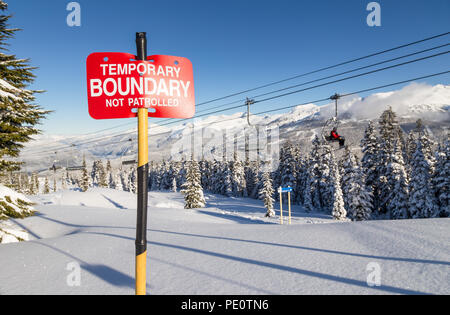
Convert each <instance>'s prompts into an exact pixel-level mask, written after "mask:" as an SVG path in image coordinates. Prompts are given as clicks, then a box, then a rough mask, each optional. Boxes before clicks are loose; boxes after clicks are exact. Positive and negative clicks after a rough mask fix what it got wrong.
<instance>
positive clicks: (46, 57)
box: [6, 0, 450, 134]
mask: <svg viewBox="0 0 450 315" xmlns="http://www.w3.org/2000/svg"><path fill="white" fill-rule="evenodd" d="M6 2H7V3H8V4H9V10H8V13H10V14H13V18H12V19H11V20H10V23H11V26H13V27H19V28H22V29H23V31H21V32H18V33H17V35H16V37H15V38H14V39H13V40H11V41H10V44H11V46H10V52H11V53H14V54H16V55H17V56H18V57H20V58H31V64H32V65H33V66H37V67H39V69H38V70H36V72H35V73H36V75H37V79H36V81H35V83H34V84H33V86H32V87H33V88H35V89H44V90H46V91H47V92H46V93H44V94H42V95H39V97H38V100H37V102H38V103H39V104H40V105H41V106H42V107H44V108H45V109H50V110H54V113H52V114H51V115H50V116H49V117H48V119H46V120H45V121H44V122H43V125H42V128H41V129H42V130H43V131H44V132H45V133H51V134H84V133H90V132H95V131H97V130H100V129H102V128H108V127H113V126H116V125H122V124H124V123H128V122H129V123H130V126H128V127H126V126H125V127H122V128H121V129H117V130H123V129H127V128H132V127H133V121H132V119H127V120H124V119H120V120H117V119H115V120H94V119H92V118H91V117H90V116H89V114H88V106H87V95H86V78H85V76H86V74H85V61H86V57H87V56H88V55H89V54H90V53H92V52H101V51H117V52H129V53H135V42H134V39H135V32H137V31H145V32H147V35H148V42H149V46H148V50H149V54H166V55H177V56H183V57H187V58H189V59H190V60H191V61H192V63H193V66H194V78H195V91H196V101H197V103H200V102H204V101H208V100H210V99H213V98H217V97H221V96H224V95H227V94H230V93H233V92H238V91H241V90H245V89H248V88H252V87H255V86H258V85H261V84H265V83H269V82H273V81H277V80H280V79H284V78H287V77H291V76H294V75H296V74H301V73H304V72H308V71H312V70H315V69H318V68H320V67H323V66H328V65H332V64H335V63H339V62H342V61H346V60H349V59H352V58H356V57H360V56H363V55H366V54H369V53H372V52H376V51H379V50H383V49H387V48H391V47H394V46H397V45H401V44H405V43H408V42H412V41H415V40H419V39H422V38H425V37H429V36H433V35H436V34H440V33H444V32H447V31H449V30H450V19H449V14H450V1H448V0H428V1H424V0H409V1H406V0H403V1H401V0H397V1H393V0H390V1H378V3H379V4H380V5H381V23H382V25H381V26H380V27H369V26H367V24H366V18H367V15H368V14H369V12H368V11H366V6H367V4H368V3H369V2H370V1H368V0H345V1H332V0H328V1H323V0H319V1H312V0H311V1H301V0H292V1H286V0H277V1H264V0H259V1H256V0H239V1H236V0H227V1H219V0H209V1H205V0H192V1H181V0H180V1H149V0H145V1H144V0H141V1H139V0H128V1H122V0H95V1H92V0H80V1H78V3H79V4H80V5H81V23H82V24H81V27H69V26H67V24H66V17H67V15H68V14H69V12H68V11H66V6H67V4H68V3H69V2H70V1H68V0H67V1H66V0H46V1H34V0H9V1H8V0H7V1H6ZM449 38H450V36H446V37H444V38H440V39H436V40H433V41H430V42H427V43H423V44H420V45H416V46H414V47H409V48H407V49H402V50H399V51H396V52H392V53H389V54H386V55H382V56H378V57H376V58H372V59H370V60H366V61H363V62H360V63H357V64H352V65H348V66H345V67H341V68H338V69H334V70H330V71H327V72H324V73H320V74H317V75H314V76H310V77H307V78H301V79H297V80H293V81H290V82H287V83H285V84H280V85H275V86H273V87H271V88H267V89H264V90H259V91H256V92H253V93H248V94H247V95H242V96H244V97H245V96H252V95H254V94H259V93H263V92H266V91H270V90H274V89H277V88H282V87H285V86H288V85H292V84H296V83H301V82H303V81H305V80H309V79H315V78H319V77H321V76H325V75H329V74H333V73H337V72H341V71H345V70H348V69H352V68H355V67H357V66H362V65H367V64H370V63H374V62H377V61H381V60H385V59H388V58H392V57H395V56H400V55H403V54H407V53H411V52H414V51H418V50H421V49H426V48H429V47H433V46H437V45H439V44H444V43H447V42H448V41H449ZM444 50H448V48H446V49H444ZM439 51H443V50H442V49H441V50H439ZM436 52H437V51H436ZM432 53H433V52H430V53H427V54H426V55H429V54H432ZM420 56H424V55H420ZM415 58H418V57H412V58H409V59H407V60H410V59H415ZM449 65H450V57H449V55H445V56H441V57H437V58H433V59H432V60H427V61H422V62H418V63H415V64H411V65H408V66H404V67H400V68H397V69H392V70H389V71H384V72H381V73H378V74H375V75H370V76H366V77H363V78H358V79H354V80H349V81H345V82H342V83H339V84H335V85H332V86H327V87H323V88H319V89H314V90H311V91H308V92H304V93H298V94H294V95H291V96H289V97H283V98H279V99H276V100H273V101H270V102H266V103H260V104H258V107H257V108H256V107H255V108H254V111H255V112H258V111H263V110H267V109H273V108H276V107H283V106H288V105H295V104H298V103H304V102H307V101H310V100H315V99H320V98H324V97H327V96H329V95H332V94H334V93H335V92H339V93H345V92H352V91H355V90H358V89H364V88H368V87H373V86H376V85H382V84H386V83H390V82H395V81H400V80H403V79H409V78H412V77H418V76H421V75H425V74H431V73H435V72H440V71H444V70H448V68H449ZM449 79H450V76H449V75H445V76H440V77H435V78H430V79H427V80H425V81H424V82H428V83H430V84H436V83H445V84H448V83H449ZM400 87H401V86H398V87H395V89H396V88H400ZM391 89H392V88H391ZM242 96H238V97H235V98H230V99H227V100H224V101H219V102H215V103H211V104H208V105H205V106H202V107H201V109H205V108H207V106H211V107H212V106H217V105H221V104H223V103H227V102H230V101H234V100H236V99H240V98H242ZM199 109H200V108H199ZM235 111H237V110H233V111H230V113H232V112H235ZM241 111H244V108H243V109H242V110H241ZM156 120H157V119H153V121H155V122H156Z"/></svg>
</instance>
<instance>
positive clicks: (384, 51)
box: [55, 32, 450, 142]
mask: <svg viewBox="0 0 450 315" xmlns="http://www.w3.org/2000/svg"><path fill="white" fill-rule="evenodd" d="M449 34H450V32H445V33H441V34H438V35H434V36H430V37H427V38H424V39H421V40H417V41H414V42H410V43H407V44H403V45H400V46H396V47H393V48H389V49H385V50H382V51H378V52H375V53H371V54H369V55H365V56H362V57H358V58H354V59H351V60H347V61H344V62H341V63H337V64H334V65H331V66H327V67H323V68H319V69H317V70H314V71H310V72H306V73H302V74H299V75H296V76H292V77H289V78H286V79H283V80H278V81H275V82H272V83H268V84H264V85H261V86H257V87H254V88H251V89H247V90H243V91H240V92H236V93H232V94H229V95H226V96H222V97H219V98H215V99H212V100H209V101H205V102H201V103H198V104H196V106H197V107H199V106H203V105H206V104H209V103H212V102H216V101H219V100H223V99H227V98H230V97H233V96H237V95H241V94H245V93H248V92H252V91H255V90H259V89H262V88H265V87H269V86H272V85H276V84H279V83H283V82H287V81H290V80H294V79H297V78H300V77H304V76H307V75H311V74H315V73H319V72H322V71H325V70H329V69H333V68H337V67H339V66H343V65H347V64H350V63H353V62H356V61H360V60H364V59H367V58H371V57H374V56H378V55H382V54H385V53H388V52H392V51H395V50H399V49H402V48H406V47H409V46H413V45H417V44H420V43H423V42H427V41H430V40H433V39H437V38H440V37H444V36H447V35H449ZM240 101H242V100H240ZM236 102H239V101H236ZM233 103H235V102H233ZM230 105H231V104H230ZM221 106H226V105H221ZM127 125H131V123H125V124H121V125H117V126H113V127H109V128H105V129H101V130H97V131H93V132H91V133H86V134H83V135H86V136H87V135H91V134H96V133H99V132H104V131H109V130H113V129H117V128H120V127H124V126H127ZM55 142H56V141H55Z"/></svg>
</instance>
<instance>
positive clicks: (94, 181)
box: [91, 161, 99, 187]
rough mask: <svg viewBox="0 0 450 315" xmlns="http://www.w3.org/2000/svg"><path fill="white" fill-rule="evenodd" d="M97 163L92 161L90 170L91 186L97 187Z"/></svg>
mask: <svg viewBox="0 0 450 315" xmlns="http://www.w3.org/2000/svg"><path fill="white" fill-rule="evenodd" d="M98 162H99V161H94V162H93V163H92V169H91V183H92V186H94V187H95V186H98V180H99V171H98Z"/></svg>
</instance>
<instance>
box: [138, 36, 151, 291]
mask: <svg viewBox="0 0 450 315" xmlns="http://www.w3.org/2000/svg"><path fill="white" fill-rule="evenodd" d="M136 47H137V56H136V57H137V60H145V59H147V38H146V33H136ZM137 175H138V199H137V222H136V295H145V294H146V286H147V200H148V188H147V184H148V110H147V108H138V169H137Z"/></svg>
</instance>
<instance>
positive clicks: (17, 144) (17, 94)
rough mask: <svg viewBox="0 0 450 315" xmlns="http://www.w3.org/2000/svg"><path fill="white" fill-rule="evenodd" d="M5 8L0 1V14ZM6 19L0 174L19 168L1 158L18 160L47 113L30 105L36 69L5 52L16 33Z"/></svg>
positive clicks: (0, 55)
mask: <svg viewBox="0 0 450 315" xmlns="http://www.w3.org/2000/svg"><path fill="white" fill-rule="evenodd" d="M6 9H7V4H6V3H5V2H3V1H0V11H3V12H4V11H5V10H6ZM10 18H11V16H10V15H5V14H0V118H1V119H0V173H5V172H8V171H12V170H19V169H20V165H21V162H14V161H11V160H10V159H8V160H5V159H4V158H5V157H13V158H14V157H18V155H19V152H20V149H21V148H23V144H24V143H26V142H28V141H30V140H31V136H33V135H35V134H38V133H39V130H38V129H37V128H36V127H35V126H36V125H38V124H39V123H40V121H41V120H42V119H43V118H45V116H46V115H47V114H48V113H49V111H44V110H42V108H41V107H40V106H38V105H36V104H34V102H35V99H36V98H35V94H36V93H38V91H33V90H28V89H27V87H28V86H29V85H30V84H31V83H32V82H33V81H34V78H35V76H34V74H33V70H35V69H36V68H33V67H31V66H30V65H29V64H28V63H29V59H17V58H16V56H15V55H12V54H6V53H5V51H7V49H6V47H7V46H8V43H7V40H9V39H11V38H13V37H14V35H15V33H16V32H17V31H18V30H19V29H17V28H10V27H8V22H9V19H10Z"/></svg>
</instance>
